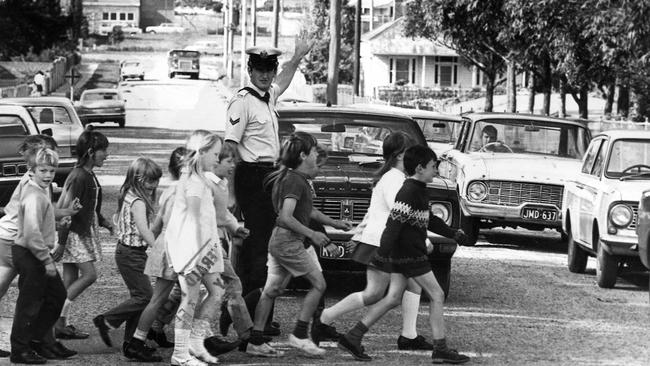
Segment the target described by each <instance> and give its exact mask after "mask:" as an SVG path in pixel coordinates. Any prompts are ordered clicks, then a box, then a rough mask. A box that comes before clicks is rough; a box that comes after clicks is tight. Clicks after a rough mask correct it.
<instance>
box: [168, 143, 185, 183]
mask: <svg viewBox="0 0 650 366" xmlns="http://www.w3.org/2000/svg"><path fill="white" fill-rule="evenodd" d="M185 154H187V149H185V147H184V146H179V147H177V148H175V149H174V151H172V155H171V156H170V157H169V165H168V166H167V170H168V171H169V174H171V175H172V177H173V178H174V179H176V180H178V179H179V178H180V177H181V169H182V168H183V159H184V158H185Z"/></svg>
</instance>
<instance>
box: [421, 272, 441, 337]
mask: <svg viewBox="0 0 650 366" xmlns="http://www.w3.org/2000/svg"><path fill="white" fill-rule="evenodd" d="M413 279H414V280H415V282H417V283H418V284H419V285H420V286H422V290H423V291H424V292H425V293H426V294H427V296H429V299H430V302H429V324H430V325H431V332H432V333H433V339H434V340H436V339H442V338H445V320H444V316H443V312H444V303H445V293H444V291H442V288H441V287H440V285H439V284H438V281H437V280H436V277H435V276H434V275H433V272H428V273H425V274H423V275H420V276H417V277H413Z"/></svg>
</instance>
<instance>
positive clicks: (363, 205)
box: [314, 197, 370, 221]
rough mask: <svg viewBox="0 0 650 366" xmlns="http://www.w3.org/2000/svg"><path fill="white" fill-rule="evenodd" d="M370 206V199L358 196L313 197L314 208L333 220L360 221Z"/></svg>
mask: <svg viewBox="0 0 650 366" xmlns="http://www.w3.org/2000/svg"><path fill="white" fill-rule="evenodd" d="M369 206H370V200H368V199H358V198H340V197H336V198H328V197H319V198H314V208H317V209H318V210H319V211H320V212H322V213H324V214H325V215H327V216H329V217H331V218H333V219H335V220H350V221H361V220H363V216H365V214H366V212H367V211H368V207H369Z"/></svg>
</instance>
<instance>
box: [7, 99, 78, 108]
mask: <svg viewBox="0 0 650 366" xmlns="http://www.w3.org/2000/svg"><path fill="white" fill-rule="evenodd" d="M0 104H13V105H21V106H51V105H72V102H71V101H70V99H68V98H65V97H38V98H34V97H25V98H0Z"/></svg>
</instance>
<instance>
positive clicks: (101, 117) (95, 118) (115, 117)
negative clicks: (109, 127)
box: [79, 113, 125, 123]
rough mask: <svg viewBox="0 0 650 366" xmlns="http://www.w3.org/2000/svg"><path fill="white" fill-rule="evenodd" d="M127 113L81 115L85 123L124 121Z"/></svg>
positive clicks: (80, 117)
mask: <svg viewBox="0 0 650 366" xmlns="http://www.w3.org/2000/svg"><path fill="white" fill-rule="evenodd" d="M124 118H125V113H105V114H84V115H81V116H79V119H81V121H82V122H83V123H92V122H114V121H123V120H124Z"/></svg>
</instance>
